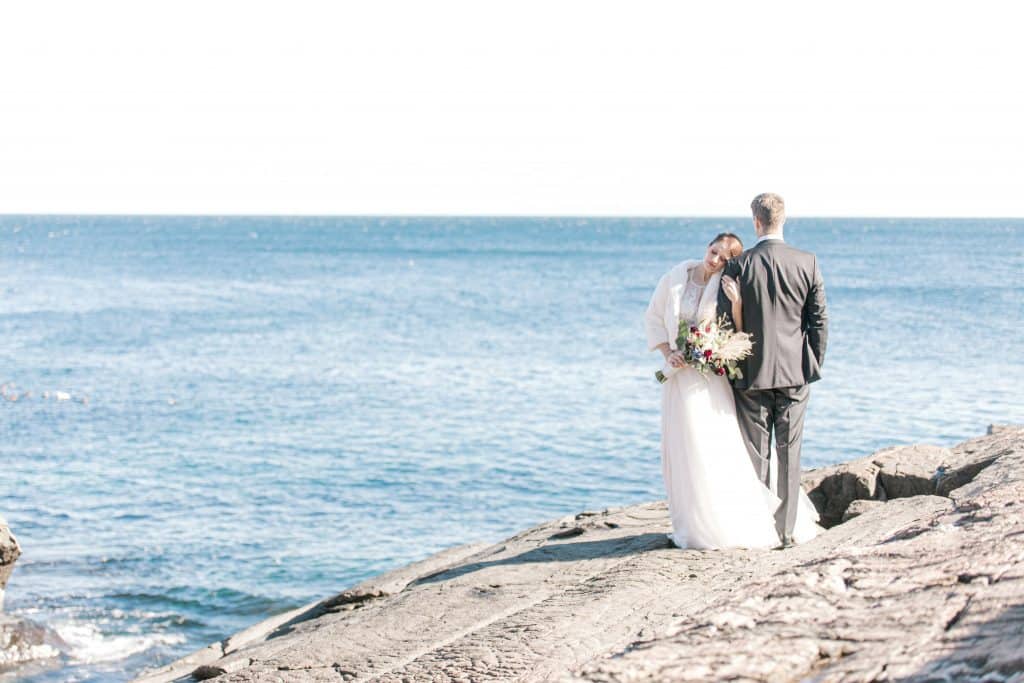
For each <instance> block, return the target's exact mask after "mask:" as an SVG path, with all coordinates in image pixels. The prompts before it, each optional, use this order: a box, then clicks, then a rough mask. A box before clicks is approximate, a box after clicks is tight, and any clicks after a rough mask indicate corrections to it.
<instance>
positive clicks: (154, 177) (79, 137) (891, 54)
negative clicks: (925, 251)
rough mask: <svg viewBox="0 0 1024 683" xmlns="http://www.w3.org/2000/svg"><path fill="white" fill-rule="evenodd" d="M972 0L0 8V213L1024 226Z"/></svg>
mask: <svg viewBox="0 0 1024 683" xmlns="http://www.w3.org/2000/svg"><path fill="white" fill-rule="evenodd" d="M1013 5H1014V4H1013V3H1009V2H1007V3H1005V4H1004V3H986V2H971V3H967V2H959V3H955V4H954V3H949V4H946V3H941V2H896V1H893V0H888V1H885V2H864V1H858V2H856V3H852V2H848V3H842V4H840V3H832V2H821V1H820V0H819V1H818V2H791V3H777V4H776V3H769V2H683V1H681V0H680V1H676V2H644V1H642V0H631V1H628V2H627V1H625V0H623V1H622V2H617V3H611V2H603V1H600V0H583V1H576V0H572V1H559V0H543V1H540V2H534V1H531V0H515V1H514V2H488V1H486V0H475V1H472V2H451V1H447V0H435V1H429V0H421V1H419V2H392V1H388V0H364V1H362V2H350V3H349V2H302V1H301V0H290V1H288V2H283V1H282V2H277V3H261V2H253V1H249V2H228V1H218V0H203V1H201V2H193V1H191V0H185V1H181V0H179V1H176V2H161V3H156V2H145V1H142V0H133V1H131V2H97V1H89V2H84V1H79V2H59V3H58V2H46V1H45V0H33V1H31V2H24V1H21V2H6V1H5V2H4V4H3V9H2V12H0V213H33V212H36V213H271V214H279V213H285V214H635V215H652V214H653V215H723V214H724V215H743V214H746V213H747V207H748V205H749V201H750V198H751V197H752V196H753V195H754V194H756V193H757V192H760V191H764V190H772V191H776V192H780V193H782V194H783V195H784V196H785V197H786V199H787V205H788V208H789V213H790V215H872V216H880V215H893V216H896V215H915V216H1024V170H1022V168H1024V166H1022V163H1024V124H1022V122H1024V87H1022V85H1021V83H1022V80H1024V79H1022V73H1024V34H1022V33H1021V29H1020V27H1021V25H1022V24H1021V23H1020V22H1019V21H1018V20H1017V19H1016V16H1015V15H1012V14H1010V9H1008V8H1012V7H1013Z"/></svg>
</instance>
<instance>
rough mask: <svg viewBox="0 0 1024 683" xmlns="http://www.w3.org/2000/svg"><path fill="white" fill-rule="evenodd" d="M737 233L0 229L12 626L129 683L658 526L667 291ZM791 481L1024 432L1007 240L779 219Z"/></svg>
mask: <svg viewBox="0 0 1024 683" xmlns="http://www.w3.org/2000/svg"><path fill="white" fill-rule="evenodd" d="M723 230H730V231H734V232H737V233H738V234H739V235H740V236H741V237H742V238H743V239H744V240H745V241H747V242H748V245H749V244H751V243H753V241H754V235H753V230H752V228H751V226H750V219H749V218H746V217H737V218H582V217H581V218H469V217H458V218H444V217H432V218H399V217H390V218H389V217H366V218H361V217H345V218H280V217H276V218H268V217H229V218H228V217H97V216H89V217H84V216H60V217H47V216H3V217H0V385H2V386H0V393H2V398H0V515H3V516H5V517H6V518H7V521H8V522H9V524H10V526H11V529H12V530H13V531H14V533H15V534H16V535H17V536H18V538H19V540H20V541H21V544H22V547H23V552H24V555H23V556H22V558H21V559H20V560H19V561H18V563H17V565H16V569H15V570H14V574H13V576H12V577H11V581H10V584H9V585H8V590H7V602H6V611H8V612H11V613H14V614H16V615H20V616H24V617H28V618H30V619H34V620H36V621H39V622H41V623H44V624H46V625H48V626H49V627H51V628H53V629H55V630H56V631H57V632H58V633H59V634H60V635H61V636H62V637H63V638H64V639H65V640H66V641H67V643H68V644H69V646H70V652H69V654H68V655H67V656H66V657H64V658H63V659H62V660H61V661H60V663H59V665H58V666H55V667H50V668H45V669H22V670H20V671H14V672H7V673H6V674H0V680H13V679H14V678H17V680H22V681H32V682H36V683H43V682H47V683H49V682H50V681H124V680H129V679H130V678H132V677H133V676H134V675H137V674H139V673H141V672H142V671H144V670H146V669H148V668H152V667H156V666H160V665H162V664H165V663H168V662H169V661H171V660H173V659H175V658H177V657H180V656H182V655H184V654H186V653H188V652H190V651H192V650H194V649H197V648H200V647H203V646H205V645H207V644H209V643H211V642H214V641H216V640H219V639H222V638H224V637H225V636H227V635H229V634H231V633H233V632H235V631H237V630H239V629H241V628H243V627H245V626H248V625H250V624H252V623H254V622H256V621H258V620H260V619H262V618H264V617H266V616H268V615H270V614H272V613H275V612H280V611H283V610H287V609H290V608H293V607H297V606H299V605H302V604H304V603H306V602H309V601H312V600H315V599H317V598H320V597H325V596H328V595H331V594H333V593H335V592H338V591H340V590H342V589H344V588H346V587H348V586H350V585H351V584H353V583H356V582H358V581H360V580H363V579H365V578H368V577H370V576H372V575H374V574H377V573H379V572H382V571H386V570H388V569H391V568H394V567H397V566H400V565H402V564H405V563H407V562H410V561H413V560H417V559H421V558H423V557H425V556H427V555H429V554H431V553H433V552H435V551H437V550H440V549H442V548H446V547H449V546H452V545H457V544H462V543H466V542H471V541H491V542H495V541H498V540H500V539H501V538H503V537H505V536H507V535H510V534H512V533H514V532H516V531H518V530H520V529H523V528H524V527H527V526H530V525H533V524H536V523H538V522H541V521H543V520H547V519H551V518H556V517H559V516H563V515H567V514H570V513H575V512H578V511H581V510H584V509H598V510H599V509H603V508H605V507H609V506H619V505H626V504H630V503H636V502H640V501H647V500H654V499H658V498H663V497H664V490H663V487H662V482H661V478H660V477H661V474H660V473H661V468H660V463H659V458H660V453H659V448H658V424H659V416H658V408H659V395H660V394H659V392H660V388H659V386H658V384H657V382H656V381H655V380H654V378H653V372H654V371H655V370H656V369H657V368H658V367H660V365H661V363H660V355H659V354H657V353H656V352H655V353H650V352H648V351H647V350H646V343H645V337H644V332H643V324H642V319H643V312H644V309H645V307H646V305H647V301H648V299H649V297H650V295H651V292H652V291H653V288H654V285H655V284H656V282H657V281H658V278H659V277H660V276H661V275H662V274H663V273H664V272H665V271H667V270H668V269H669V268H670V267H671V266H672V265H674V264H675V263H677V262H678V261H681V260H683V259H686V258H699V257H700V256H701V255H702V254H703V250H704V247H705V245H706V243H707V242H708V241H709V240H710V239H711V237H712V236H714V235H715V234H716V233H718V232H721V231H723ZM786 238H787V241H789V242H791V243H793V244H795V245H796V246H799V247H802V248H806V249H809V250H812V251H814V252H816V253H817V254H818V257H819V263H820V265H821V269H822V272H823V274H824V278H825V281H826V291H827V296H828V306H829V312H830V318H831V323H830V336H829V350H828V354H827V356H826V361H825V366H824V379H823V380H822V381H821V382H819V383H817V384H815V385H813V388H812V392H811V403H810V408H809V411H808V415H807V421H806V427H805V438H804V457H803V465H804V467H814V466H819V465H825V464H830V463H834V462H838V461H842V460H848V459H851V458H856V457H859V456H864V455H868V454H870V453H872V452H873V451H875V450H877V449H879V448H881V447H884V446H889V445H895V444H909V443H918V442H927V443H933V444H939V445H952V444H955V443H957V442H959V441H962V440H964V439H967V438H970V437H973V436H978V435H980V434H982V433H984V431H985V428H986V426H987V425H988V424H989V423H993V422H997V423H1005V422H1016V423H1024V401H1021V399H1020V391H1021V385H1022V383H1024V353H1022V352H1024V342H1022V341H1021V338H1020V335H1021V323H1022V318H1024V316H1022V312H1024V283H1022V281H1021V276H1022V274H1024V220H1002V219H999V220H997V219H991V220H934V219H928V220H924V219H921V220H914V219H900V220H897V219H884V218H880V219H867V218H857V219H818V218H794V219H791V220H790V221H789V222H788V223H787V225H786Z"/></svg>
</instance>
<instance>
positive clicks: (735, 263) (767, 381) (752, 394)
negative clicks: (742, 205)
mask: <svg viewBox="0 0 1024 683" xmlns="http://www.w3.org/2000/svg"><path fill="white" fill-rule="evenodd" d="M750 208H751V210H752V211H753V213H754V229H755V230H756V231H757V238H758V239H757V244H756V245H754V246H753V247H751V248H750V249H748V250H747V251H745V252H743V253H742V254H740V255H739V256H738V257H736V258H735V259H733V260H731V261H729V262H728V263H727V264H726V266H725V270H724V275H728V276H731V277H732V278H733V279H735V280H736V282H737V284H738V285H739V290H740V295H741V297H742V301H743V321H742V324H743V331H744V332H749V333H750V334H751V336H752V340H751V341H752V342H753V344H754V348H753V353H752V354H751V356H750V357H748V358H747V359H746V360H744V361H742V362H741V363H740V369H741V370H742V371H743V377H741V378H738V379H736V380H734V381H733V393H734V395H735V397H736V413H737V415H738V419H739V424H740V432H741V433H742V435H743V439H744V441H745V442H746V445H747V450H748V451H749V452H750V459H751V460H752V461H753V463H754V469H755V470H756V471H757V474H758V476H759V477H760V478H761V481H762V482H764V484H765V486H769V485H770V484H769V472H770V470H769V457H770V453H771V437H772V432H773V431H774V432H775V445H776V454H777V456H778V458H779V472H778V474H779V476H778V483H777V489H776V493H777V494H778V496H779V498H781V499H782V504H781V505H780V506H779V509H778V510H777V511H776V513H775V527H776V529H778V532H779V538H780V539H781V541H782V545H781V547H783V548H786V547H789V546H791V545H793V528H794V526H795V524H796V511H797V504H798V501H799V498H798V495H799V493H800V443H801V437H802V434H803V429H804V413H805V412H806V410H807V399H808V396H809V394H810V388H809V387H808V385H809V384H810V383H811V382H814V381H816V380H818V379H820V378H821V364H822V363H823V362H824V360H825V343H826V339H827V336H828V317H827V315H826V313H825V285H824V283H823V282H822V280H821V271H820V270H819V269H818V259H817V257H816V256H815V255H814V254H811V253H809V252H806V251H801V250H799V249H797V248H795V247H791V246H790V245H788V244H786V242H785V240H783V237H782V226H783V224H784V223H785V222H786V209H785V205H784V204H783V201H782V197H780V196H779V195H777V194H773V193H771V192H766V193H764V194H759V195H757V196H756V197H754V201H753V202H751V203H750ZM718 311H719V313H722V314H725V315H726V316H727V317H728V319H729V320H732V304H731V302H730V301H729V299H728V297H726V295H725V292H724V289H723V290H721V291H719V293H718Z"/></svg>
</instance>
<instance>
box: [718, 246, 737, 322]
mask: <svg viewBox="0 0 1024 683" xmlns="http://www.w3.org/2000/svg"><path fill="white" fill-rule="evenodd" d="M739 274H740V264H739V263H738V262H737V261H736V259H730V260H729V261H727V262H726V264H725V268H723V269H722V277H723V279H724V277H725V276H726V275H728V276H729V277H732V278H738V277H739ZM718 315H719V316H723V315H724V316H725V319H726V320H728V321H729V324H730V325H732V326H733V328H735V327H736V321H735V320H733V319H732V302H731V301H729V297H727V296H726V295H725V289H724V288H723V287H722V285H721V284H719V285H718Z"/></svg>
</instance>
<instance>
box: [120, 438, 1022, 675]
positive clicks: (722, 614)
mask: <svg viewBox="0 0 1024 683" xmlns="http://www.w3.org/2000/svg"><path fill="white" fill-rule="evenodd" d="M989 431H990V433H989V435H987V436H985V437H981V438H978V439H974V440H972V441H968V442H966V443H963V444H960V445H959V446H957V447H955V448H952V449H946V448H937V447H931V446H911V447H903V448H893V449H887V450H884V451H881V452H879V453H876V454H875V455H873V456H871V457H869V458H864V459H862V460H858V461H854V462H850V463H844V464H841V465H837V466H834V467H828V468H823V469H821V470H816V471H811V472H808V473H806V475H805V478H804V486H805V488H806V489H807V490H808V492H809V495H810V496H811V498H812V500H814V502H815V504H816V505H817V506H818V507H819V510H820V511H821V513H822V520H823V523H824V524H825V525H826V526H828V527H829V528H828V530H827V531H826V532H824V533H823V534H822V535H820V536H819V537H818V538H817V539H815V540H814V541H812V542H810V543H807V544H804V545H801V546H798V547H796V548H793V549H790V550H785V551H749V550H729V551H695V550H679V549H676V548H673V547H671V546H670V544H669V543H668V541H667V539H666V535H665V534H666V532H668V531H669V520H668V516H667V512H666V509H665V505H664V503H661V502H657V503H647V504H641V505H635V506H631V507H626V508H620V509H609V510H603V511H596V512H581V513H580V514H578V515H574V516H569V517H566V518H564V519H560V520H555V521H553V522H550V523H547V524H542V525H540V526H537V527H534V528H532V529H529V530H526V531H523V532H522V533H519V534H517V535H515V536H513V537H511V538H509V539H507V540H505V541H503V542H501V543H498V544H496V545H488V546H481V545H470V546H463V547H459V548H454V549H451V550H448V551H445V552H442V553H440V554H438V555H435V556H433V557H431V558H428V559H427V560H425V561H423V562H420V563H417V564H413V565H410V566H408V567H405V568H402V569H399V570H397V571H393V572H390V573H388V574H384V575H382V576H380V577H377V578H376V579H373V580H371V581H368V582H366V583H363V584H360V585H358V586H355V587H353V588H351V589H349V590H346V591H344V592H342V593H339V594H338V595H335V596H333V597H331V598H329V599H326V600H323V601H320V602H318V603H315V604H311V605H309V606H307V607H304V608H302V609H299V610H295V611H294V612H290V613H287V614H283V615H279V616H277V617H274V618H271V619H269V620H267V621H265V622H263V623H261V624H257V625H256V626H253V627H252V628H250V629H248V630H246V631H243V632H241V633H239V634H236V635H234V636H232V637H231V638H228V639H226V640H224V641H223V642H220V643H215V644H213V645H211V646H210V647H208V648H206V649H205V650H201V651H199V652H196V653H193V654H192V655H190V656H188V657H186V658H184V659H182V660H180V661H178V662H175V663H173V664H171V665H169V666H167V667H165V668H163V669H160V670H158V671H153V672H151V673H150V674H148V675H146V676H144V677H143V678H141V679H139V680H140V681H146V682H147V683H155V682H157V681H173V680H182V681H185V680H195V679H210V678H216V680H217V681H219V682H222V683H227V682H235V681H334V682H337V681H351V680H366V681H369V680H373V681H488V680H531V681H536V680H566V681H568V680H575V681H690V680H693V681H696V680H722V679H740V680H763V681H790V680H792V681H795V680H805V679H812V680H818V681H873V680H897V679H899V680H921V681H926V680H927V681H938V680H976V681H1003V680H1006V681H1010V680H1013V681H1022V680H1024V674H1022V673H1021V671H1024V503H1022V499H1024V429H1021V428H1018V427H995V426H993V427H992V428H990V430H989Z"/></svg>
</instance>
